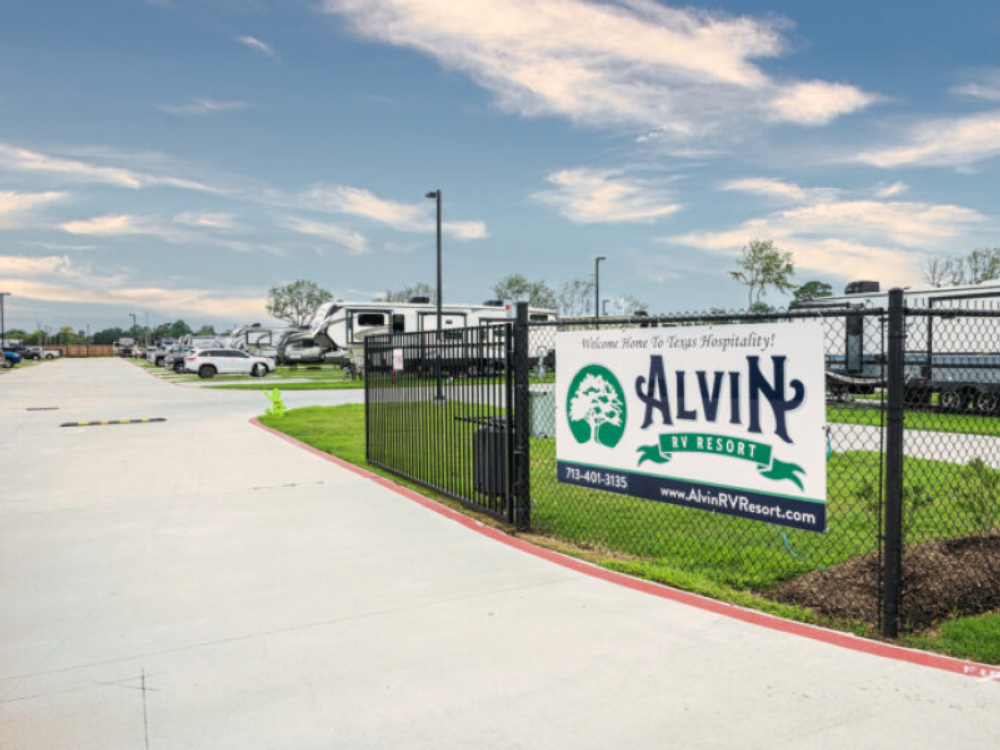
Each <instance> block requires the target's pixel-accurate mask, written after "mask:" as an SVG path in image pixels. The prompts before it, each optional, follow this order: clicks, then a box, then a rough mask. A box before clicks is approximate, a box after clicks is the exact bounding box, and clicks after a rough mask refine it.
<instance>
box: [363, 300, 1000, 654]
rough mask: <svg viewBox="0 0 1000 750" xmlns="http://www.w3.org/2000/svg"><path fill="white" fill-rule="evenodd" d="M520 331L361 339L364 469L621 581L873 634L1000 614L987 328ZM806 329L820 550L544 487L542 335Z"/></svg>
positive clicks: (788, 316) (710, 322) (549, 461)
mask: <svg viewBox="0 0 1000 750" xmlns="http://www.w3.org/2000/svg"><path fill="white" fill-rule="evenodd" d="M518 313H519V316H518V320H517V321H515V322H514V323H513V324H503V325H501V326H494V327H492V328H491V329H489V330H484V328H473V329H461V330H460V331H448V332H446V333H445V334H443V335H444V336H448V337H449V338H447V339H440V340H439V339H438V338H437V335H436V334H434V333H422V334H394V335H386V336H382V337H375V336H373V337H370V338H369V339H368V341H367V343H366V355H365V356H366V365H367V366H366V387H367V396H368V406H367V410H368V411H367V416H368V422H367V440H368V456H369V460H370V461H372V462H373V463H375V464H377V465H380V466H383V467H385V468H388V469H390V470H392V471H395V472H397V473H399V474H401V475H403V476H407V477H409V478H411V479H415V480H416V481H420V482H422V483H423V484H426V485H427V486H429V487H433V488H434V489H437V490H438V491H441V492H444V493H446V494H448V495H450V496H452V497H456V498H458V499H460V500H461V501H462V502H464V503H466V504H468V505H471V506H473V507H476V508H479V509H481V510H484V511H485V512H487V513H489V514H490V515H491V516H493V517H495V518H498V519H500V520H503V521H505V522H508V523H515V524H516V526H517V527H518V528H520V529H527V528H530V529H531V530H532V531H534V532H537V533H540V534H544V535H548V536H551V537H556V538H559V539H562V540H565V541H568V542H571V543H573V544H576V545H579V546H581V547H585V548H590V549H595V550H604V551H607V552H609V553H613V554H614V555H615V557H616V558H618V559H619V561H620V562H618V563H616V565H618V567H620V568H621V569H623V570H626V571H627V572H634V573H637V574H640V575H647V576H652V577H654V578H658V579H661V580H665V581H668V582H673V583H678V584H681V585H684V584H685V583H688V584H690V585H696V586H703V587H705V588H709V587H710V586H713V585H719V584H721V585H724V586H727V587H730V588H732V589H737V590H749V591H752V592H754V593H756V594H758V595H760V596H763V597H766V598H770V599H773V600H775V601H779V602H785V603H790V604H797V605H801V606H805V607H809V608H811V609H814V610H816V611H818V612H820V613H822V614H823V615H825V616H827V617H829V618H831V619H834V620H838V621H851V622H864V623H867V624H868V625H869V626H870V627H871V628H873V629H877V630H878V631H880V632H881V633H883V634H884V635H887V636H895V635H897V634H898V633H899V632H900V631H907V630H919V629H921V628H925V627H928V626H930V625H933V624H935V623H937V622H940V621H941V620H943V619H946V618H947V617H949V616H951V615H952V614H954V613H956V612H979V611H987V610H988V609H991V608H995V607H997V606H1000V533H998V527H1000V312H997V311H995V310H958V309H955V308H933V309H909V310H908V309H907V308H906V307H905V306H904V305H903V298H902V293H901V292H893V293H892V294H891V295H890V299H889V305H888V307H886V308H884V309H882V308H878V309H854V308H852V309H835V308H824V309H820V310H816V309H810V310H792V311H779V312H773V313H764V314H746V313H739V312H733V313H719V312H713V313H710V314H706V313H692V314H681V315H673V316H658V317H641V318H640V317H635V318H598V319H594V318H579V319H563V320H560V321H556V322H549V323H545V322H541V323H529V321H528V320H527V314H526V308H525V307H523V306H519V310H518ZM805 320H812V321H814V322H815V323H817V324H818V325H819V326H820V328H821V330H822V332H823V349H824V353H825V362H824V367H825V369H826V387H827V393H826V396H827V398H826V404H825V410H826V427H825V429H826V435H827V457H826V458H827V486H826V501H827V505H826V512H827V519H826V530H825V531H824V532H823V533H814V532H810V531H804V530H800V529H795V528H788V527H784V526H777V525H774V524H770V523H763V522H760V521H756V520H748V519H746V518H737V517H733V516H729V515H724V514H722V513H718V512H707V511H703V510H692V509H690V508H686V507H680V506H678V505H673V504H669V503H667V502H653V501H650V500H646V499H642V498H638V497H634V496H630V495H626V494H617V493H614V492H607V491H602V490H599V489H593V488H590V487H583V486H579V485H575V484H569V483H566V482H562V481H559V475H558V473H557V462H556V445H555V442H556V441H555V432H556V429H555V425H556V422H557V420H560V419H565V418H566V417H565V416H564V412H563V409H562V407H563V406H564V405H557V404H556V402H555V392H556V379H557V378H558V379H560V381H561V379H562V378H566V377H571V376H572V373H568V372H564V371H562V370H560V362H559V358H558V356H557V351H556V350H557V346H556V342H557V339H558V336H559V333H560V332H562V331H572V330H595V331H598V330H602V329H604V330H607V329H608V328H617V329H622V330H624V331H628V330H631V329H637V330H639V329H650V328H653V329H657V330H658V335H662V336H666V337H669V336H670V335H671V331H672V330H673V331H686V332H690V331H691V330H692V328H698V327H703V328H705V329H706V331H708V330H709V329H712V328H713V327H717V326H720V325H732V326H740V325H755V324H761V323H767V324H775V325H786V324H792V323H795V322H796V321H805ZM501 350H502V357H501V356H499V353H500V351H501ZM394 354H395V356H396V361H397V365H398V367H397V368H396V369H394V368H393V366H392V364H391V363H392V361H393V356H394ZM692 582H693V583H692Z"/></svg>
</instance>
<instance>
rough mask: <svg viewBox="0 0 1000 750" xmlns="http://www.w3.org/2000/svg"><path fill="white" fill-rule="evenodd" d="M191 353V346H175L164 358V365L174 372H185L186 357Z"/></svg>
mask: <svg viewBox="0 0 1000 750" xmlns="http://www.w3.org/2000/svg"><path fill="white" fill-rule="evenodd" d="M190 353H191V347H189V346H174V347H171V348H170V351H169V352H167V356H166V357H164V358H163V366H164V367H166V368H167V369H168V370H173V371H174V372H184V358H185V357H186V356H187V355H189V354H190Z"/></svg>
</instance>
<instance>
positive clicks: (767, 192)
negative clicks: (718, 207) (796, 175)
mask: <svg viewBox="0 0 1000 750" xmlns="http://www.w3.org/2000/svg"><path fill="white" fill-rule="evenodd" d="M720 189H722V190H727V191H731V192H739V193H750V194H751V195H763V196H766V197H768V198H779V199H782V200H786V201H791V202H792V203H802V202H804V201H806V200H807V199H808V198H809V191H807V190H806V189H805V188H803V187H800V186H799V185H795V184H794V183H791V182H784V181H782V180H775V179H770V178H766V177H750V178H746V179H742V180H730V181H729V182H726V183H723V185H722V186H721V188H720Z"/></svg>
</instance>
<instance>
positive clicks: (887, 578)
mask: <svg viewBox="0 0 1000 750" xmlns="http://www.w3.org/2000/svg"><path fill="white" fill-rule="evenodd" d="M905 349H906V311H905V308H904V307H903V290H902V289H891V290H889V352H888V354H889V358H888V359H889V361H888V365H889V369H888V372H887V377H886V381H887V382H886V385H887V388H888V391H889V393H888V406H887V409H886V448H885V503H884V507H885V526H884V528H885V549H884V554H885V557H884V568H883V575H884V588H883V597H884V600H883V603H882V604H883V609H882V635H884V636H885V637H886V638H895V637H896V636H898V635H899V620H900V613H899V605H900V579H901V577H902V559H903V551H902V550H903V539H902V529H903V524H902V521H903V387H904V378H903V363H904V352H905Z"/></svg>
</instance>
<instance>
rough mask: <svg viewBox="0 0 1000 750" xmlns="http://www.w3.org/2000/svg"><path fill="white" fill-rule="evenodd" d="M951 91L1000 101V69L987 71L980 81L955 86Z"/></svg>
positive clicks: (960, 94) (975, 97)
mask: <svg viewBox="0 0 1000 750" xmlns="http://www.w3.org/2000/svg"><path fill="white" fill-rule="evenodd" d="M951 93H953V94H957V95H958V96H971V97H972V98H974V99H983V100H984V101H988V102H1000V70H990V71H987V72H986V73H984V74H983V75H982V76H981V77H980V79H979V80H978V81H973V82H970V83H966V84H963V85H962V86H955V87H954V88H953V89H952V90H951Z"/></svg>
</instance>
